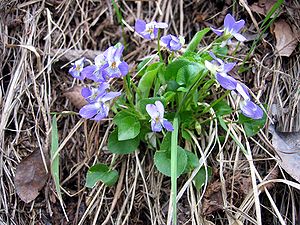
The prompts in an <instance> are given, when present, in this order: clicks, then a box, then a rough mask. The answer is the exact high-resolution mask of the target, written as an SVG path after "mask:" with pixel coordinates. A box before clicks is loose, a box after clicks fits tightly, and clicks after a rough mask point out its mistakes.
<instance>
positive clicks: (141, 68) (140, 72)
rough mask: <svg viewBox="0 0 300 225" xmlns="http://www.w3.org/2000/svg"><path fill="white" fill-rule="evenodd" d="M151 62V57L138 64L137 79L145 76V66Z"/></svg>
mask: <svg viewBox="0 0 300 225" xmlns="http://www.w3.org/2000/svg"><path fill="white" fill-rule="evenodd" d="M149 61H151V57H149V58H146V59H144V60H143V61H142V62H140V63H139V64H138V66H137V71H138V77H140V76H142V75H143V74H145V72H146V70H147V66H146V65H147V64H148V63H149Z"/></svg>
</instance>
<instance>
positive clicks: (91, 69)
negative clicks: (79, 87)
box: [82, 54, 108, 82]
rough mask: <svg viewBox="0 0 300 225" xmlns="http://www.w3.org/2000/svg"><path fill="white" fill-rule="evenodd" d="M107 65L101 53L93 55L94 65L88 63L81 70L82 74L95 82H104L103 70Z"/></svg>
mask: <svg viewBox="0 0 300 225" xmlns="http://www.w3.org/2000/svg"><path fill="white" fill-rule="evenodd" d="M107 66H108V64H107V62H106V59H105V57H104V55H103V54H101V55H97V56H96V57H95V65H90V66H87V67H85V68H84V69H83V70H82V74H84V75H85V77H86V78H89V79H91V80H93V81H95V82H105V81H106V80H105V78H104V77H103V70H104V69H105V68H106V67H107Z"/></svg>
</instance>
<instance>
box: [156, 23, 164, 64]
mask: <svg viewBox="0 0 300 225" xmlns="http://www.w3.org/2000/svg"><path fill="white" fill-rule="evenodd" d="M157 52H158V55H159V59H160V61H161V62H164V59H163V57H162V54H161V51H160V29H158V33H157Z"/></svg>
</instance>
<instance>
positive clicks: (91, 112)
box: [79, 103, 100, 119]
mask: <svg viewBox="0 0 300 225" xmlns="http://www.w3.org/2000/svg"><path fill="white" fill-rule="evenodd" d="M99 107H100V105H99V103H94V104H88V105H85V106H83V107H82V108H81V109H80V111H79V114H80V116H81V117H83V118H86V119H90V118H92V117H93V116H95V115H96V114H97V112H98V110H99Z"/></svg>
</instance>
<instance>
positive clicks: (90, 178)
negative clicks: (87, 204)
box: [85, 163, 119, 188]
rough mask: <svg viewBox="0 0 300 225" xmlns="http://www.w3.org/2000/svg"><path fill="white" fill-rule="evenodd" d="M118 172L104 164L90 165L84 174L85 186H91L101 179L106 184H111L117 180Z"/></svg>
mask: <svg viewBox="0 0 300 225" xmlns="http://www.w3.org/2000/svg"><path fill="white" fill-rule="evenodd" d="M118 177H119V174H118V171H116V170H110V169H109V167H108V166H107V165H105V164H100V163H99V164H96V165H94V166H92V167H91V168H90V169H89V171H88V172H87V175H86V184H85V186H86V187H89V188H92V187H94V186H95V184H96V183H97V182H98V181H102V182H103V183H104V184H105V185H107V186H109V187H110V186H113V185H114V184H115V183H116V182H117V180H118Z"/></svg>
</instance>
